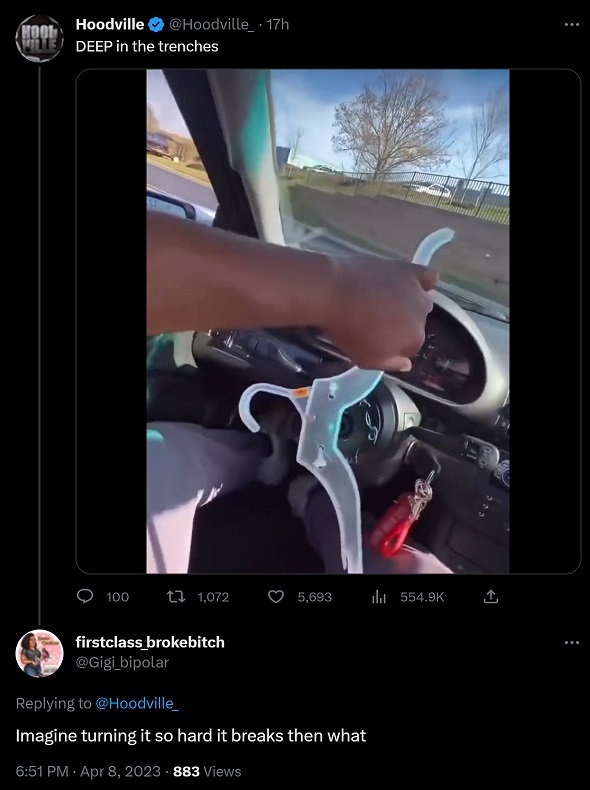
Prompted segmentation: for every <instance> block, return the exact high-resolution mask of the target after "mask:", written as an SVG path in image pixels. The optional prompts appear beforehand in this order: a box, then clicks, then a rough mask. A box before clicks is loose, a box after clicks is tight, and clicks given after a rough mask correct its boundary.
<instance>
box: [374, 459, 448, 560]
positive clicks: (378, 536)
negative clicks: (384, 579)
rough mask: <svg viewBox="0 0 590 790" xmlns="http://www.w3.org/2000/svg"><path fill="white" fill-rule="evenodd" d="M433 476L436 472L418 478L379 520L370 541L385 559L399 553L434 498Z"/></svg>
mask: <svg viewBox="0 0 590 790" xmlns="http://www.w3.org/2000/svg"><path fill="white" fill-rule="evenodd" d="M433 478H434V472H431V473H430V474H429V475H428V477H427V478H426V480H416V485H415V486H414V490H413V491H412V492H410V493H406V494H402V495H401V496H400V497H399V498H398V499H397V501H396V502H394V503H393V505H392V506H391V507H390V508H389V509H388V510H386V511H385V513H384V514H383V516H381V518H380V519H379V521H378V522H377V526H376V527H375V529H374V530H373V532H372V533H371V537H370V538H369V543H370V545H371V548H372V549H373V550H374V551H376V552H377V553H378V554H381V556H382V557H384V558H385V559H388V560H389V559H391V558H392V557H394V556H395V555H396V554H397V553H398V551H399V550H400V549H401V547H402V546H403V544H404V542H405V540H406V538H407V536H408V533H409V531H410V529H411V528H412V526H413V525H414V524H415V523H416V521H418V519H419V518H420V514H421V513H422V511H423V510H424V508H425V507H426V505H427V504H428V503H429V502H430V500H431V499H432V487H431V485H430V483H431V482H432V480H433Z"/></svg>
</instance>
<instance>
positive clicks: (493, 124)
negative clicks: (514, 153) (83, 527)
mask: <svg viewBox="0 0 590 790" xmlns="http://www.w3.org/2000/svg"><path fill="white" fill-rule="evenodd" d="M508 107H509V105H508V91H506V90H504V89H498V90H495V91H491V92H490V93H489V94H488V95H487V96H486V98H485V99H484V101H483V102H482V103H481V104H480V105H479V106H478V107H477V108H476V109H475V110H474V111H473V118H472V121H471V146H470V148H469V150H468V151H466V152H463V153H461V154H460V157H461V167H462V170H463V175H464V176H465V178H466V179H468V180H470V179H472V180H476V179H478V178H481V177H482V176H485V177H486V178H487V179H488V180H492V179H493V178H497V177H498V175H499V173H498V172H495V173H491V172H490V171H491V170H493V169H494V168H495V167H496V165H499V164H500V162H505V161H506V160H507V159H508V156H509V151H510V148H509V143H508V119H509V109H508Z"/></svg>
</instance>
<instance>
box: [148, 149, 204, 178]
mask: <svg viewBox="0 0 590 790" xmlns="http://www.w3.org/2000/svg"><path fill="white" fill-rule="evenodd" d="M147 161H148V162H149V163H150V164H154V165H160V166H161V167H167V168H168V170H174V172H176V173H181V174H182V175H183V176H187V177H188V178H193V179H194V180H195V181H200V182H201V183H202V184H209V185H210V183H211V182H210V181H209V177H208V175H207V173H206V171H205V168H204V167H203V165H202V164H201V162H195V163H193V164H189V165H187V164H185V163H184V162H173V161H172V160H171V159H164V158H163V157H161V156H154V155H153V154H148V155H147Z"/></svg>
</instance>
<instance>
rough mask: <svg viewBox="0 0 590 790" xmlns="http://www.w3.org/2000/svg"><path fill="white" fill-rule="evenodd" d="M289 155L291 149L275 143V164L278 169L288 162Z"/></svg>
mask: <svg viewBox="0 0 590 790" xmlns="http://www.w3.org/2000/svg"><path fill="white" fill-rule="evenodd" d="M290 156H291V149H290V148H285V147H284V146H280V145H277V165H278V167H279V170H282V169H283V167H285V165H287V164H288V163H289V157H290Z"/></svg>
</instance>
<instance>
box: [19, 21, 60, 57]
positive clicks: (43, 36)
mask: <svg viewBox="0 0 590 790" xmlns="http://www.w3.org/2000/svg"><path fill="white" fill-rule="evenodd" d="M15 39H16V47H17V49H18V51H19V52H20V54H21V55H22V56H23V58H26V59H27V60H30V61H31V63H46V62H47V61H48V60H53V58H54V57H55V56H56V55H59V53H60V52H61V48H62V47H63V44H64V34H63V31H62V29H61V27H60V26H59V25H58V24H57V22H56V21H55V19H52V18H51V17H50V16H39V15H37V16H30V17H27V19H25V21H24V22H21V23H20V25H19V26H18V28H17V29H16V36H15Z"/></svg>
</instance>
